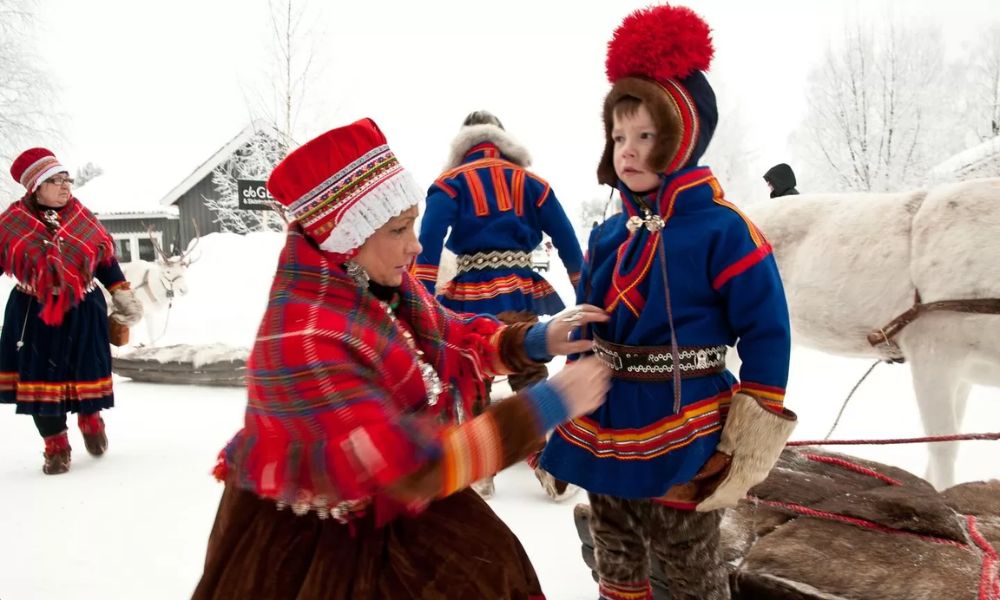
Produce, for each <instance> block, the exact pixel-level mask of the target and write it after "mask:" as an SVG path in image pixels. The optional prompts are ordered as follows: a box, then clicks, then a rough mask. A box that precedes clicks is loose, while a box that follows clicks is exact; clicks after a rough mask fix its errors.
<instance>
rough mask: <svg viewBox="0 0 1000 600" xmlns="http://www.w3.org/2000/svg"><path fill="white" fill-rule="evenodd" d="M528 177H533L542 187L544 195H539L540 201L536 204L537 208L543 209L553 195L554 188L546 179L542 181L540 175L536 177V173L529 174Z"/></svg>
mask: <svg viewBox="0 0 1000 600" xmlns="http://www.w3.org/2000/svg"><path fill="white" fill-rule="evenodd" d="M528 177H531V178H532V179H534V180H535V181H536V182H538V183H540V184H541V185H542V193H541V194H538V200H537V201H536V202H535V206H537V207H538V208H541V207H542V205H543V204H545V201H546V200H548V199H549V196H551V195H552V186H550V185H549V182H548V181H545V180H544V179H542V178H541V177H539V176H538V175H535V174H534V173H528Z"/></svg>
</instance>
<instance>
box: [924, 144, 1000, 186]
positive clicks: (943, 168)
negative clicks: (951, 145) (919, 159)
mask: <svg viewBox="0 0 1000 600" xmlns="http://www.w3.org/2000/svg"><path fill="white" fill-rule="evenodd" d="M989 158H996V159H997V160H1000V136H997V137H995V138H992V139H988V140H986V141H985V142H983V143H981V144H979V145H978V146H973V147H971V148H967V149H965V150H963V151H961V152H959V153H958V154H956V155H954V156H952V157H951V158H948V159H945V160H944V161H942V162H940V163H938V164H937V165H936V166H935V167H934V168H932V169H931V170H930V175H931V176H945V175H952V174H955V173H959V172H961V171H964V170H965V169H968V168H970V167H974V166H975V165H976V164H977V163H980V162H983V161H985V160H987V159H989Z"/></svg>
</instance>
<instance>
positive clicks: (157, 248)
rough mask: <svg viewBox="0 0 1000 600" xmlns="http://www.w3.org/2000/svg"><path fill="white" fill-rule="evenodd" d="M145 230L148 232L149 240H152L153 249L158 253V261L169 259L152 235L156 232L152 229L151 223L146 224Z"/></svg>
mask: <svg viewBox="0 0 1000 600" xmlns="http://www.w3.org/2000/svg"><path fill="white" fill-rule="evenodd" d="M146 232H147V233H148V234H149V241H151V242H153V250H154V251H155V252H156V254H157V255H159V257H160V261H161V262H167V261H168V260H170V259H169V257H168V256H167V253H166V252H164V251H163V247H162V246H160V242H158V241H157V240H156V236H155V235H153V234H154V233H155V232H156V230H155V229H153V226H152V225H150V226H148V227H147V228H146Z"/></svg>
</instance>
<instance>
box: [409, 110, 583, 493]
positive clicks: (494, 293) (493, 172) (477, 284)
mask: <svg viewBox="0 0 1000 600" xmlns="http://www.w3.org/2000/svg"><path fill="white" fill-rule="evenodd" d="M530 165H531V157H530V155H529V153H528V150H527V149H526V148H525V147H524V146H522V145H521V144H520V143H518V142H517V141H516V140H515V139H514V138H513V137H512V136H511V135H510V134H508V133H507V131H506V130H505V129H504V126H503V124H502V123H501V122H500V119H498V118H497V117H496V116H495V115H493V114H491V113H489V112H487V111H476V112H473V113H470V114H469V115H468V116H467V117H466V118H465V121H464V122H463V124H462V127H461V129H460V130H459V132H458V135H457V136H456V137H455V139H454V140H453V141H452V144H451V153H450V156H449V158H448V162H447V164H446V165H445V171H444V173H442V174H441V175H440V176H439V177H438V178H437V180H436V181H435V182H434V184H433V185H431V187H430V190H428V192H427V208H426V210H425V211H424V215H423V219H422V220H421V223H420V244H421V246H423V252H421V254H420V256H418V257H417V260H416V264H415V265H414V267H413V274H414V275H415V276H416V277H417V279H419V280H420V281H421V282H422V283H423V284H424V285H425V286H426V287H427V289H428V291H430V292H431V293H432V294H433V293H435V287H436V282H437V279H438V270H439V266H440V262H441V249H442V245H446V246H447V248H448V249H449V250H450V251H452V252H453V253H455V254H456V255H457V267H458V268H457V274H456V275H455V277H454V279H452V280H451V281H450V282H448V284H447V285H446V286H445V287H444V289H443V290H437V291H438V292H440V293H439V296H438V300H439V301H440V302H441V304H443V305H444V306H446V307H448V308H450V309H452V310H454V311H457V312H466V313H485V314H491V315H494V316H495V317H497V318H498V319H500V320H501V321H503V322H505V323H507V324H512V323H524V322H527V323H535V322H537V321H538V317H539V316H541V315H553V314H555V313H557V312H559V311H560V310H562V309H563V308H564V305H563V302H562V300H560V298H559V295H558V294H557V293H556V291H555V289H553V288H552V286H551V285H550V284H549V282H548V281H546V280H545V278H544V277H542V276H541V275H540V274H539V273H537V272H535V271H534V269H532V259H531V253H532V250H534V249H535V247H536V246H538V245H539V243H540V242H541V241H542V236H543V234H548V235H549V237H551V238H552V243H553V245H555V247H556V250H558V252H559V258H560V259H561V260H562V261H563V264H564V265H565V266H566V272H567V273H568V274H569V277H570V280H571V282H572V283H573V285H576V283H577V281H578V280H579V276H580V268H581V266H582V263H583V253H582V252H581V250H580V243H579V241H578V240H577V238H576V233H575V232H574V231H573V226H572V224H571V223H570V220H569V219H568V218H567V217H566V213H565V211H563V208H562V205H561V204H560V203H559V199H558V198H557V197H556V194H555V192H554V191H553V190H552V187H551V186H550V185H549V184H548V182H546V181H545V180H544V179H542V178H541V177H539V176H538V175H535V174H534V173H532V172H531V171H528V170H527V169H528V167H529V166H530ZM449 229H450V234H449ZM445 236H447V243H445ZM547 376H548V371H547V370H546V368H545V365H544V364H539V365H536V366H534V367H533V368H531V369H529V370H528V371H525V372H522V373H518V374H513V375H510V376H509V377H508V383H509V384H510V387H511V389H512V390H513V391H514V392H518V391H520V390H522V389H524V388H526V387H528V386H529V385H531V384H533V383H537V382H538V381H541V380H543V379H545V378H546V377H547ZM536 462H537V460H535V457H533V459H529V463H531V464H532V465H533V466H534V463H536ZM538 475H539V479H541V480H542V484H543V487H544V488H545V490H546V492H547V493H548V494H549V495H550V496H552V497H553V498H556V499H559V498H561V497H564V496H566V495H567V486H566V484H565V483H562V482H555V481H552V480H551V478H546V477H545V476H544V473H541V472H539V473H538ZM474 487H475V488H476V489H477V491H479V492H480V493H482V494H483V495H484V496H486V497H489V496H490V495H492V493H493V484H492V481H484V482H477V484H476V485H475V486H474ZM569 491H570V492H572V491H573V490H569Z"/></svg>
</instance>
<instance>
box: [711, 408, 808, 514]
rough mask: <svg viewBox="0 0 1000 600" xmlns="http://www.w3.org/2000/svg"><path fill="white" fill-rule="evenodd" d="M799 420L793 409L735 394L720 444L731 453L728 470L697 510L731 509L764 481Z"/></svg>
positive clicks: (722, 448)
mask: <svg viewBox="0 0 1000 600" xmlns="http://www.w3.org/2000/svg"><path fill="white" fill-rule="evenodd" d="M796 419H797V417H796V416H795V413H793V412H792V411H790V410H788V409H782V412H780V413H779V412H777V411H774V410H771V409H768V408H765V407H764V405H762V404H761V403H760V401H758V400H757V399H756V398H753V397H752V396H748V395H747V394H736V395H735V396H733V402H732V405H731V406H730V408H729V416H728V418H727V419H726V424H725V426H724V427H723V428H722V440H721V441H720V442H719V447H718V449H719V451H720V452H724V453H726V454H728V455H730V456H732V463H731V464H730V466H729V473H728V474H727V475H726V477H725V479H723V480H722V483H720V484H719V487H717V488H716V489H715V491H714V492H713V493H712V495H711V496H709V497H708V498H706V499H705V500H704V501H702V502H701V503H700V504H698V506H697V510H698V511H701V512H706V511H711V510H719V509H722V508H732V507H734V506H736V503H737V502H739V501H740V500H742V499H743V498H744V497H745V496H746V494H747V492H748V491H749V490H750V488H752V487H753V486H755V485H757V484H758V483H760V482H762V481H764V479H765V478H766V477H767V474H768V473H770V472H771V467H773V466H774V463H776V462H777V461H778V456H779V455H780V454H781V451H782V450H783V449H784V448H785V443H786V442H787V441H788V438H789V436H791V435H792V430H794V429H795V422H796Z"/></svg>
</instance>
